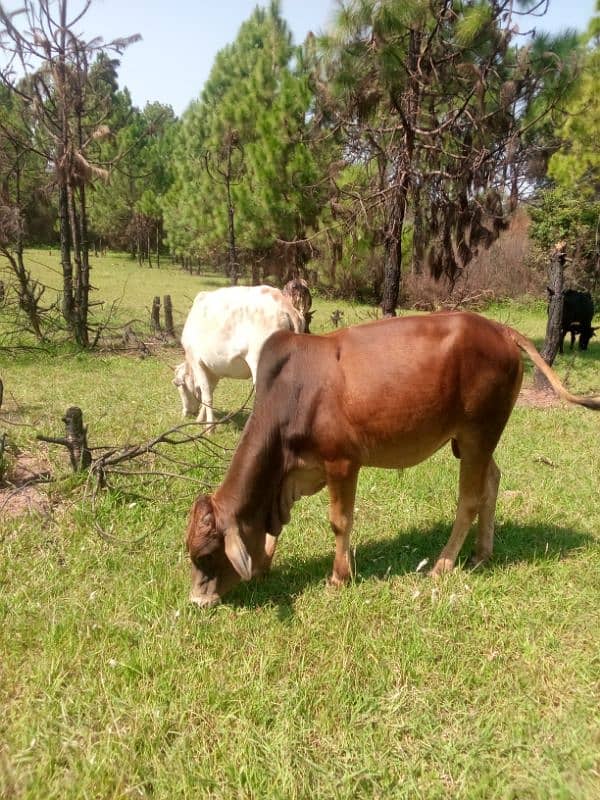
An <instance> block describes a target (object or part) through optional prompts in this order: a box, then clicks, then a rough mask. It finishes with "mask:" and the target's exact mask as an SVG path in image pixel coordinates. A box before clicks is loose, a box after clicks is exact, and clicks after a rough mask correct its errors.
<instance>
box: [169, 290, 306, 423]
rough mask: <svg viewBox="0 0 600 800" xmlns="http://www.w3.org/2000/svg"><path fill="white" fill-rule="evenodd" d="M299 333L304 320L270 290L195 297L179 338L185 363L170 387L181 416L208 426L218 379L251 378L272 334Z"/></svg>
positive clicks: (211, 418) (218, 292) (179, 368)
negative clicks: (176, 396)
mask: <svg viewBox="0 0 600 800" xmlns="http://www.w3.org/2000/svg"><path fill="white" fill-rule="evenodd" d="M279 330H287V331H295V332H296V333H302V332H303V331H304V320H303V317H302V315H301V314H300V313H299V312H298V311H297V310H296V309H295V308H294V306H293V305H292V303H291V301H290V300H289V298H287V297H285V296H284V295H283V294H282V293H281V291H280V290H279V289H274V288H272V287H271V286H231V287H228V288H224V289H217V290H216V291H214V292H200V294H198V295H196V298H195V300H194V303H193V305H192V308H191V310H190V313H189V314H188V317H187V319H186V321H185V325H184V327H183V332H182V334H181V344H182V345H183V349H184V351H185V361H184V362H183V363H182V364H179V365H178V366H177V367H175V377H174V378H173V383H174V384H175V386H177V389H178V390H179V394H180V397H181V403H182V407H183V415H184V416H193V415H196V414H197V420H198V422H204V421H206V422H207V423H209V424H212V423H213V422H214V413H213V392H214V390H215V387H216V385H217V383H218V382H219V380H220V378H252V381H253V383H256V369H257V366H258V357H259V355H260V351H261V349H262V346H263V344H264V342H265V341H266V339H268V337H269V336H270V335H271V334H272V333H275V331H279Z"/></svg>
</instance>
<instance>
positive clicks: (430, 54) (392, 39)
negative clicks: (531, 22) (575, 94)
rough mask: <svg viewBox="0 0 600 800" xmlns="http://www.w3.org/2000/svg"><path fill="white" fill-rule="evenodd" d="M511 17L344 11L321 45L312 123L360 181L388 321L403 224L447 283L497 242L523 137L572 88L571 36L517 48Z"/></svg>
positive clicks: (430, 4) (428, 3) (443, 5)
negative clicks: (317, 113)
mask: <svg viewBox="0 0 600 800" xmlns="http://www.w3.org/2000/svg"><path fill="white" fill-rule="evenodd" d="M520 5H521V6H527V5H529V6H531V5H534V4H533V3H532V2H523V3H521V4H520ZM535 5H536V7H537V9H538V11H539V10H540V7H542V6H544V5H545V3H544V2H539V3H537V4H535ZM516 9H517V4H516V3H515V2H514V0H474V1H473V2H466V1H465V2H457V1H456V0H454V1H452V0H380V2H373V1H372V0H348V2H342V3H341V4H340V10H339V12H338V14H337V17H336V21H335V25H334V28H333V32H332V33H331V35H329V36H328V37H326V38H325V39H324V40H323V48H322V51H323V57H322V59H321V61H320V64H319V65H318V70H317V72H316V79H317V86H318V87H319V91H320V96H321V108H322V115H323V117H324V119H325V120H326V121H327V123H328V125H330V126H331V125H336V126H337V127H338V129H340V130H341V131H342V133H343V136H344V139H345V143H346V154H347V158H348V160H349V161H351V162H352V161H357V162H359V163H362V164H364V165H365V168H366V169H367V170H368V172H369V175H370V187H369V192H368V194H367V195H366V196H365V195H362V196H361V197H360V202H361V210H362V209H363V208H364V206H365V205H367V206H371V207H376V208H377V209H378V212H379V240H380V241H381V242H382V245H383V251H384V280H383V290H382V297H381V306H382V310H383V312H384V314H386V315H393V314H395V309H396V305H397V303H398V295H399V287H400V276H401V268H402V259H403V246H404V238H403V233H404V231H405V227H406V225H407V224H408V223H410V224H412V226H413V237H412V246H413V248H414V250H415V253H416V256H417V260H418V261H419V262H420V261H421V259H422V258H424V260H425V261H426V263H427V264H428V266H429V269H430V271H431V274H432V275H433V276H434V277H436V278H437V277H440V276H442V275H445V276H447V277H448V278H449V279H450V280H454V279H456V277H457V276H458V274H459V273H460V272H461V270H462V269H464V267H465V266H466V265H467V264H468V263H469V262H470V260H471V259H472V257H473V255H474V254H475V253H476V252H477V249H478V247H480V246H487V245H489V244H490V243H491V242H492V241H493V240H494V239H495V238H496V237H497V235H498V234H499V231H500V230H501V229H502V228H503V227H504V226H505V212H506V210H507V208H511V207H514V205H515V204H516V201H517V199H518V194H519V187H520V184H521V182H522V180H523V178H524V170H525V166H526V161H527V160H526V158H525V155H524V153H525V150H526V148H527V146H528V140H527V132H528V130H529V129H530V128H531V126H533V125H534V124H535V123H536V122H538V121H539V119H541V118H542V117H544V116H545V115H547V114H548V113H549V112H550V110H551V109H552V108H554V107H555V105H556V103H557V102H558V101H559V99H560V98H561V96H562V93H563V92H564V90H565V87H566V85H567V84H568V81H569V79H570V77H571V71H570V69H569V66H570V62H569V61H568V59H566V58H561V57H560V54H561V53H565V54H567V53H568V52H570V48H571V46H572V44H573V37H567V40H566V41H562V40H561V41H551V40H550V39H549V38H548V37H538V38H536V39H534V40H533V41H530V40H529V41H527V42H526V43H525V44H522V46H517V45H516V44H515V43H514V37H515V31H516V27H515V26H516V19H517V13H518V12H517V10H516ZM519 18H520V17H519ZM425 243H427V247H425Z"/></svg>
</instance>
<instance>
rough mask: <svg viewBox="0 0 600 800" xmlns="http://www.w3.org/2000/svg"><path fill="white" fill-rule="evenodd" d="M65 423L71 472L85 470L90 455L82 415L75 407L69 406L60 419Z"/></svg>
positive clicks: (90, 461)
mask: <svg viewBox="0 0 600 800" xmlns="http://www.w3.org/2000/svg"><path fill="white" fill-rule="evenodd" d="M62 420H63V422H64V423H65V428H66V436H65V440H66V442H67V447H68V450H69V456H70V457H71V466H72V467H73V472H80V471H81V470H84V469H87V468H88V467H89V466H90V464H91V463H92V454H91V452H90V451H89V449H88V444H87V426H86V425H84V424H83V413H82V411H81V409H80V408H78V407H77V406H70V407H69V408H67V410H66V411H65V415H64V417H63V418H62Z"/></svg>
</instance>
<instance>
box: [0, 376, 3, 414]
mask: <svg viewBox="0 0 600 800" xmlns="http://www.w3.org/2000/svg"><path fill="white" fill-rule="evenodd" d="M3 397H4V384H3V383H2V378H0V408H2V398H3Z"/></svg>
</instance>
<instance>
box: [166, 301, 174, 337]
mask: <svg viewBox="0 0 600 800" xmlns="http://www.w3.org/2000/svg"><path fill="white" fill-rule="evenodd" d="M163 309H164V312H165V333H166V334H167V336H172V337H173V338H175V326H174V325H173V304H172V303H171V295H170V294H166V295H165V296H164V297H163Z"/></svg>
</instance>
